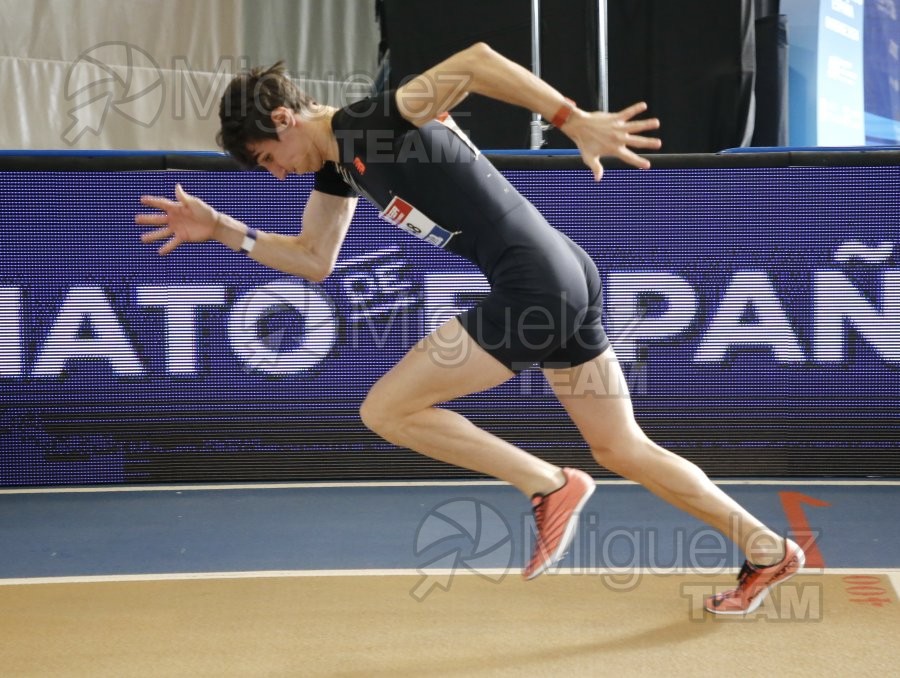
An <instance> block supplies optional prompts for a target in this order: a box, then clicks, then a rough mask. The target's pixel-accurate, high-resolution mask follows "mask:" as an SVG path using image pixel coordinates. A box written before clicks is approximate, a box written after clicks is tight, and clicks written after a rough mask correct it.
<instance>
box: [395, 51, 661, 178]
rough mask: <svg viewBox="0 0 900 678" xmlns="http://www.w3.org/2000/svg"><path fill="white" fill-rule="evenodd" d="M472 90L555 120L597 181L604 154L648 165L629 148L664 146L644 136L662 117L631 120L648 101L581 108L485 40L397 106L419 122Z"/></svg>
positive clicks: (405, 92) (423, 78) (400, 93)
mask: <svg viewBox="0 0 900 678" xmlns="http://www.w3.org/2000/svg"><path fill="white" fill-rule="evenodd" d="M470 92H474V93H476V94H481V95H483V96H486V97H490V98H492V99H497V100H499V101H504V102H506V103H509V104H513V105H516V106H521V107H523V108H527V109H529V110H531V111H534V112H536V113H538V114H540V115H541V116H542V117H543V118H544V119H546V120H556V121H557V124H558V125H559V128H560V129H561V130H562V131H563V132H564V133H565V134H566V135H567V136H568V137H569V138H570V139H572V141H574V142H575V144H576V145H577V146H578V149H579V150H580V151H581V157H582V159H583V160H584V162H585V164H586V165H587V166H588V167H589V168H590V169H591V171H593V173H594V176H595V178H596V179H597V180H599V179H600V177H601V176H602V175H603V166H602V165H601V164H600V157H601V156H615V157H618V158H620V159H622V160H624V161H625V162H627V163H629V164H630V165H634V166H635V167H640V168H642V169H646V168H649V167H650V162H649V161H648V160H647V159H645V158H642V157H640V156H638V155H637V154H636V153H634V151H632V150H631V149H632V148H634V149H646V150H656V149H658V148H659V147H660V145H661V142H660V140H659V139H656V138H653V137H645V136H642V133H643V132H648V131H650V130H654V129H657V128H658V127H659V120H657V119H656V118H649V119H643V120H633V119H632V118H634V117H635V116H636V115H639V114H640V113H643V112H644V111H645V110H647V105H646V104H645V103H643V102H640V103H636V104H633V105H632V106H629V107H628V108H626V109H624V110H622V111H619V112H617V113H605V112H602V111H594V112H587V111H582V110H580V109H579V108H578V107H577V106H575V105H574V103H572V102H570V101H569V100H568V99H566V98H565V97H563V95H562V94H561V93H560V92H558V91H557V90H556V89H554V88H553V87H552V86H551V85H549V84H547V83H546V82H544V81H543V80H541V79H540V78H538V77H537V76H535V75H534V74H533V73H531V72H530V71H529V70H527V69H525V68H523V67H522V66H520V65H519V64H517V63H515V62H513V61H510V60H509V59H507V58H506V57H504V56H502V55H501V54H499V53H497V52H495V51H494V50H493V49H491V48H490V47H489V46H488V45H487V44H485V43H483V42H480V43H476V44H474V45H472V46H471V47H468V48H466V49H464V50H462V51H461V52H457V53H456V54H454V55H453V56H451V57H449V58H447V59H446V60H444V61H442V62H441V63H439V64H437V65H436V66H434V67H432V68H430V69H428V70H427V71H425V72H424V73H422V74H421V75H419V76H417V77H415V78H413V79H412V80H410V81H409V82H408V83H407V84H405V85H403V86H402V87H400V88H399V89H398V90H397V107H398V110H399V111H400V114H401V115H402V116H403V117H404V118H406V119H407V120H408V121H409V122H411V123H412V124H414V125H417V126H420V125H424V124H425V123H427V122H428V121H430V120H432V119H433V118H435V117H436V116H437V115H439V114H440V113H442V112H443V111H449V110H451V109H452V108H454V107H455V106H456V105H458V104H459V103H460V102H461V101H462V100H463V99H465V98H466V96H468V94H469V93H470Z"/></svg>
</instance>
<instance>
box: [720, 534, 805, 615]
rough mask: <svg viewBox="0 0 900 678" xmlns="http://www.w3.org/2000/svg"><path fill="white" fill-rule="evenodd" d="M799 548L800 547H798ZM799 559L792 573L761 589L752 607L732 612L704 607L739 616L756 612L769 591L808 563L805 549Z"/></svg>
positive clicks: (798, 554) (801, 550)
mask: <svg viewBox="0 0 900 678" xmlns="http://www.w3.org/2000/svg"><path fill="white" fill-rule="evenodd" d="M798 549H799V547H798ZM797 560H799V561H800V564H799V565H798V566H797V569H796V570H794V571H793V572H792V573H791V574H789V575H788V576H786V577H784V578H783V579H779V580H778V581H777V582H774V583H772V584H769V585H768V586H767V587H766V588H764V589H763V590H762V591H760V592H759V594H758V595H757V596H756V598H754V599H753V602H752V603H750V607H748V608H747V609H746V610H735V611H734V612H730V611H728V610H711V609H709V608H708V607H706V606H705V605H704V606H703V609H705V610H706V611H707V612H709V613H711V614H724V615H731V616H739V617H742V616H745V615H748V614H752V613H754V612H756V611H757V610H758V609H759V606H760V605H762V604H763V601H765V599H766V598H767V597H768V596H769V591H771V590H772V589H774V588H775V587H776V586H780V585H781V584H784V582H786V581H787V580H788V579H790V578H791V577H793V576H794V575H796V574H797V573H798V572H800V570H802V569H803V566H804V565H806V554H805V553H804V552H803V549H800V550H799V551H798V553H797Z"/></svg>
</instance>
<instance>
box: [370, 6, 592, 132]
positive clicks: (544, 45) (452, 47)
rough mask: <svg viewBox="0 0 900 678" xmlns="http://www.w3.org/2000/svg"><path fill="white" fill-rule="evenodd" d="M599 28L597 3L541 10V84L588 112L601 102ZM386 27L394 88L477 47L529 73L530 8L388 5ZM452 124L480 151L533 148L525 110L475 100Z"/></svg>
mask: <svg viewBox="0 0 900 678" xmlns="http://www.w3.org/2000/svg"><path fill="white" fill-rule="evenodd" d="M597 22H598V19H597V3H596V2H591V1H589V0H567V2H566V3H565V11H560V6H559V4H557V3H554V2H547V1H546V0H545V1H544V2H542V3H541V34H542V41H541V60H542V72H541V74H542V77H543V78H544V79H545V80H546V81H547V82H549V83H550V84H552V85H553V86H554V87H556V88H557V89H559V90H560V91H561V92H564V93H565V95H566V96H568V97H571V98H572V99H574V100H575V101H576V102H577V103H578V105H579V106H581V107H583V108H589V109H593V108H596V107H597V102H598V100H599V82H598V70H599V65H598V54H597V43H598V40H597V31H598V28H597ZM381 26H382V31H384V32H385V34H386V35H387V36H388V43H389V44H388V47H389V48H390V79H389V84H390V86H391V87H397V86H399V85H400V84H401V83H402V82H403V81H404V80H405V79H408V78H409V77H410V76H414V75H417V74H418V73H421V72H422V71H423V70H425V69H427V68H428V67H430V66H432V65H434V64H435V63H437V62H439V61H441V60H442V59H445V58H447V57H448V56H450V55H451V54H453V53H454V52H456V51H458V50H460V49H463V48H464V47H467V46H468V45H471V44H472V43H474V42H478V41H484V42H486V43H488V44H489V45H491V47H493V48H494V49H496V50H497V51H498V52H500V53H502V54H503V55H504V56H506V57H508V58H510V59H512V60H513V61H515V62H516V63H518V64H520V65H522V66H524V67H525V68H527V69H529V70H531V2H530V0H496V1H494V2H484V0H454V2H449V3H423V2H421V1H420V0H382V21H381ZM453 117H454V118H455V119H456V121H457V122H458V123H459V125H460V126H461V127H462V128H463V129H465V130H466V131H467V132H469V134H470V136H471V137H472V140H473V141H474V142H475V144H476V145H478V146H480V147H481V148H484V149H507V148H518V149H523V148H528V146H529V123H530V122H531V113H530V112H529V111H526V110H524V109H520V108H515V107H513V106H509V105H506V104H503V103H500V102H496V101H491V100H488V99H485V98H483V97H478V96H472V97H469V99H467V100H466V101H464V102H463V103H462V104H461V105H460V106H459V107H457V108H456V109H454V112H453ZM547 140H548V144H547V145H548V146H550V147H553V148H566V147H571V146H572V144H571V142H570V141H569V140H568V138H567V137H565V136H564V135H563V134H561V133H560V132H559V131H558V130H553V131H552V132H551V133H550V134H549V135H548V136H547Z"/></svg>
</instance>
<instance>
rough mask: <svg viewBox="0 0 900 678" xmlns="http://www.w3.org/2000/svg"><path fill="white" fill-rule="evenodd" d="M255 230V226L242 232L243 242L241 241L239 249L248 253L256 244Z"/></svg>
mask: <svg viewBox="0 0 900 678" xmlns="http://www.w3.org/2000/svg"><path fill="white" fill-rule="evenodd" d="M256 236H257V231H256V229H255V228H248V229H247V232H246V233H245V234H244V242H242V243H241V251H242V252H246V253H247V254H250V252H252V251H253V248H254V246H255V245H256Z"/></svg>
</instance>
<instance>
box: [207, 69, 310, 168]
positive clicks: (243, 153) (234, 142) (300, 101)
mask: <svg viewBox="0 0 900 678" xmlns="http://www.w3.org/2000/svg"><path fill="white" fill-rule="evenodd" d="M315 106H316V102H315V101H314V100H313V99H312V97H310V96H309V95H308V94H306V93H305V92H304V91H303V90H301V89H300V88H299V87H297V86H296V85H295V84H294V83H293V81H292V80H291V79H290V77H288V75H287V72H286V70H285V67H284V63H283V62H281V61H279V62H278V63H277V64H275V65H274V66H270V67H269V68H253V69H250V70H247V71H243V72H241V73H239V74H238V75H236V76H235V77H234V79H232V81H231V83H230V84H229V85H228V89H226V90H225V93H224V94H223V95H222V100H221V101H220V102H219V121H220V123H221V129H220V130H219V133H218V134H217V135H216V141H217V142H218V144H219V146H221V147H222V148H223V149H224V150H225V151H227V152H228V153H229V154H230V155H231V156H232V157H234V158H235V159H236V160H237V161H238V162H239V163H241V164H242V165H244V166H245V167H254V166H255V165H256V164H257V153H256V152H255V151H252V150H251V149H250V148H248V146H249V145H250V144H253V143H254V142H261V141H266V140H275V141H278V122H277V121H276V120H273V116H272V114H273V112H275V111H277V110H278V109H284V108H286V109H289V110H291V111H295V112H297V113H306V112H308V111H309V110H310V109H312V108H314V107H315Z"/></svg>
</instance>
